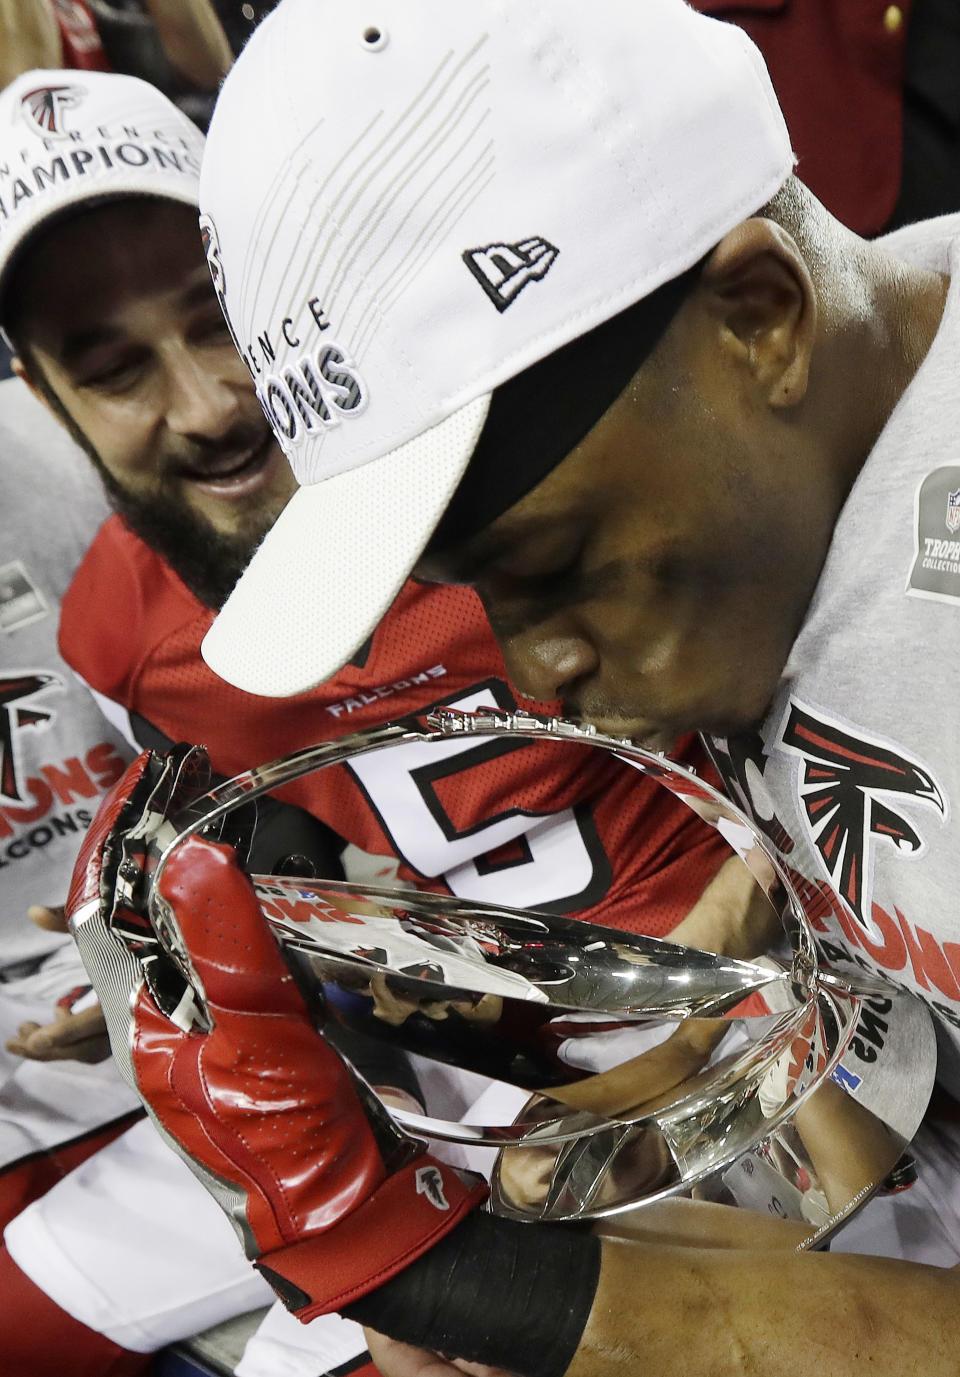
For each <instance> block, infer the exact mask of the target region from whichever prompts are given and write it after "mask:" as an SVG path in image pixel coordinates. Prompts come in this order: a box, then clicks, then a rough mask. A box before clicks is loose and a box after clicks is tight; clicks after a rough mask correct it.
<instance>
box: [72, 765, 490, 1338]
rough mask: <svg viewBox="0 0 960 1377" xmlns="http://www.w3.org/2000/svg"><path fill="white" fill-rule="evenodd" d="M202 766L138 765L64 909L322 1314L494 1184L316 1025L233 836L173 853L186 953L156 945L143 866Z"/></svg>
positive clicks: (162, 1074)
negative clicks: (472, 1177)
mask: <svg viewBox="0 0 960 1377" xmlns="http://www.w3.org/2000/svg"><path fill="white" fill-rule="evenodd" d="M205 763H206V762H205V757H204V756H203V754H202V752H197V751H196V750H193V751H190V752H189V753H187V754H186V755H185V754H184V753H183V750H182V748H178V750H177V751H176V752H173V753H171V755H170V756H167V757H159V756H156V755H154V754H152V753H149V752H148V753H146V754H144V755H142V756H141V757H140V758H139V759H138V760H136V761H135V762H134V763H133V765H131V766H130V768H129V769H128V770H127V772H126V774H125V775H124V777H123V778H122V779H121V780H120V781H119V782H118V783H117V784H116V785H115V786H114V788H113V790H112V791H111V792H110V794H109V795H108V796H107V798H106V799H105V800H104V802H103V804H102V806H101V808H100V811H99V813H98V815H97V817H96V818H95V819H94V823H93V825H92V827H91V828H90V831H89V833H88V835H87V838H86V840H85V843H84V847H83V850H82V851H81V854H80V857H79V859H78V862H77V868H76V871H75V873H74V880H73V885H72V887H71V892H70V896H69V899H68V901H67V913H68V916H69V917H70V919H71V924H72V927H73V929H74V932H75V935H76V938H77V943H78V945H79V947H80V950H81V954H82V955H83V958H84V962H85V964H86V965H87V969H88V971H89V974H90V978H91V980H92V981H93V984H94V986H95V988H96V989H97V991H98V993H99V995H100V1000H101V1003H102V1005H103V1008H104V1012H105V1014H106V1017H107V1023H108V1026H109V1028H110V1036H111V1044H112V1046H113V1049H114V1055H115V1057H116V1059H117V1061H118V1064H120V1067H121V1070H122V1071H124V1072H125V1074H126V1075H127V1078H128V1079H129V1080H130V1082H131V1084H132V1085H133V1086H134V1088H135V1089H136V1090H137V1091H138V1092H139V1094H140V1095H141V1096H142V1098H143V1100H144V1102H145V1103H146V1105H147V1108H148V1109H149V1110H150V1112H151V1114H152V1115H153V1117H154V1118H155V1119H156V1120H157V1121H158V1123H159V1124H160V1126H161V1128H162V1129H163V1130H164V1132H165V1135H166V1136H167V1137H168V1138H169V1139H170V1140H171V1141H172V1145H173V1146H174V1147H175V1149H176V1150H177V1151H178V1152H179V1153H180V1155H181V1156H182V1157H183V1158H184V1159H185V1160H186V1161H187V1163H188V1165H189V1166H190V1168H191V1170H192V1171H193V1172H194V1174H195V1175H196V1176H197V1177H199V1179H200V1180H201V1181H203V1183H204V1184H205V1185H206V1186H207V1188H208V1189H209V1190H210V1192H211V1193H212V1194H213V1195H214V1196H215V1197H216V1198H217V1200H218V1201H219V1203H220V1205H221V1206H222V1207H223V1208H224V1209H225V1210H226V1212H227V1214H228V1215H229V1217H230V1219H231V1221H232V1223H233V1224H234V1226H235V1228H236V1229H237V1231H238V1233H239V1234H240V1236H241V1239H242V1240H243V1243H244V1247H245V1249H246V1252H247V1256H248V1257H250V1258H251V1259H252V1260H254V1261H255V1263H256V1266H257V1267H258V1268H259V1269H260V1271H262V1272H263V1274H264V1276H265V1277H266V1279H267V1280H268V1281H269V1282H270V1283H271V1285H272V1286H273V1287H274V1289H275V1290H276V1291H277V1292H278V1293H279V1294H280V1296H281V1298H282V1299H283V1300H284V1302H285V1303H286V1304H287V1306H288V1308H290V1309H292V1310H294V1311H295V1312H296V1313H297V1314H298V1315H299V1317H300V1318H301V1319H303V1320H310V1319H312V1318H313V1317H314V1316H315V1315H318V1314H322V1313H324V1312H325V1311H328V1310H336V1309H339V1308H340V1307H342V1306H343V1305H345V1304H347V1303H349V1302H350V1301H351V1300H354V1299H356V1298H357V1297H359V1296H362V1295H365V1294H366V1293H367V1292H369V1291H372V1290H374V1289H375V1288H377V1287H378V1286H380V1285H381V1284H382V1283H383V1282H384V1281H386V1280H387V1279H388V1278H390V1277H392V1276H394V1275H395V1274H396V1273H398V1272H400V1271H402V1270H403V1269H404V1268H405V1267H406V1266H407V1265H408V1264H409V1263H411V1262H412V1261H413V1260H414V1259H415V1258H417V1257H419V1256H420V1255H421V1254H422V1253H424V1252H426V1251H427V1250H428V1249H429V1248H430V1247H431V1246H432V1245H433V1244H434V1243H435V1242H436V1241H437V1240H438V1239H440V1238H442V1237H443V1236H444V1235H445V1234H446V1233H448V1232H449V1231H450V1230H451V1229H452V1228H454V1227H455V1225H456V1224H457V1223H458V1222H459V1221H460V1220H461V1219H462V1218H463V1217H464V1215H466V1214H467V1213H468V1212H469V1211H470V1210H472V1209H474V1208H476V1207H477V1206H478V1205H479V1204H480V1203H481V1201H482V1200H483V1198H484V1195H485V1194H486V1187H485V1186H484V1185H482V1184H476V1183H474V1182H473V1181H471V1182H469V1183H465V1182H464V1180H462V1179H461V1177H460V1175H459V1174H458V1173H457V1172H456V1171H455V1170H454V1169H453V1168H452V1167H449V1166H447V1165H446V1164H444V1163H441V1162H436V1161H434V1160H433V1159H432V1158H430V1157H428V1156H427V1155H426V1152H425V1146H424V1144H423V1143H421V1142H420V1141H418V1140H417V1139H414V1138H411V1137H409V1136H408V1135H407V1134H405V1133H403V1132H402V1131H401V1130H400V1129H399V1128H398V1127H397V1126H396V1125H395V1124H394V1123H393V1121H392V1120H391V1119H390V1117H389V1116H388V1114H387V1113H386V1111H385V1110H384V1109H383V1107H382V1106H381V1104H380V1102H379V1101H378V1100H377V1099H376V1097H375V1096H374V1095H373V1094H372V1092H371V1091H370V1090H369V1088H368V1087H367V1086H366V1084H365V1083H364V1082H363V1081H362V1080H360V1078H359V1077H358V1076H357V1075H356V1073H355V1072H353V1071H352V1070H351V1069H349V1068H348V1067H347V1065H346V1064H345V1063H344V1062H343V1061H342V1060H341V1059H340V1057H339V1056H338V1055H337V1053H335V1052H334V1051H333V1050H332V1048H331V1047H330V1046H329V1045H328V1044H327V1043H326V1042H325V1041H324V1039H323V1038H322V1037H321V1036H320V1035H319V1034H318V1033H317V1032H316V1030H315V1029H314V1026H313V1023H312V1021H311V1018H310V1014H309V1012H308V1009H307V1005H306V1003H305V1001H304V998H303V996H302V995H301V993H300V991H299V989H298V987H297V984H296V982H295V980H294V978H293V976H292V975H291V973H290V970H289V969H288V967H287V965H286V963H285V961H284V959H283V956H282V955H281V952H280V949H279V947H278V946H277V943H276V942H275V940H274V938H273V935H272V933H271V932H270V929H269V927H268V926H267V924H266V921H265V919H264V918H263V915H262V913H261V911H260V906H259V904H258V902H257V899H256V896H255V894H254V890H253V886H252V885H251V883H250V881H249V879H248V878H247V876H246V875H245V874H244V872H243V871H242V870H241V868H240V865H239V863H238V861H237V856H236V853H235V851H234V849H233V847H231V846H229V845H225V844H223V843H214V842H210V841H205V840H202V839H200V838H199V837H191V838H189V839H188V840H187V841H186V842H184V843H182V844H181V845H180V846H179V847H178V848H177V849H176V850H175V851H174V852H173V854H172V855H171V857H170V859H169V861H168V862H167V864H166V866H165V868H164V871H163V874H162V876H161V880H160V884H159V893H160V895H161V896H162V898H163V899H164V900H165V901H166V905H167V906H168V909H169V913H168V914H167V915H165V920H164V921H165V924H167V925H168V926H169V929H170V931H169V933H167V934H166V941H167V945H168V947H171V948H172V949H173V950H174V952H175V953H176V957H177V960H176V961H174V960H171V957H170V955H169V952H168V951H167V950H166V949H165V948H164V947H163V946H161V944H160V943H159V942H158V940H157V936H156V934H155V933H154V931H153V929H152V927H151V925H150V923H149V920H148V917H147V910H146V889H147V884H146V878H147V875H148V874H149V873H150V872H151V871H152V869H153V868H154V867H155V863H156V859H157V857H158V856H159V854H160V851H161V850H162V849H163V847H165V846H166V845H168V844H169V842H170V840H172V836H173V831H172V828H171V826H170V823H169V821H168V820H167V818H168V815H169V814H170V813H171V812H172V811H176V810H177V809H180V808H182V806H183V802H184V798H183V795H184V781H185V778H186V777H187V776H189V775H190V773H191V772H192V771H195V770H196V769H197V767H198V766H200V767H202V766H204V765H205ZM187 783H188V784H189V779H187ZM193 792H196V790H195V788H194V789H193ZM184 976H186V978H184Z"/></svg>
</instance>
